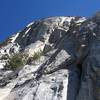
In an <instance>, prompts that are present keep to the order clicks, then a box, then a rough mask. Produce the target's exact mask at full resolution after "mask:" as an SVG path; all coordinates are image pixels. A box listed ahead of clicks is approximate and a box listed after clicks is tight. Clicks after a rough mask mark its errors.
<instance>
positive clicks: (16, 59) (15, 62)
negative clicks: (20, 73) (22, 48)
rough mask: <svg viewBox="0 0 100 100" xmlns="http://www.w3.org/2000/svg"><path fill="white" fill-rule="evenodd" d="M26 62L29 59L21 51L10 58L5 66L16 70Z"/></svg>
mask: <svg viewBox="0 0 100 100" xmlns="http://www.w3.org/2000/svg"><path fill="white" fill-rule="evenodd" d="M26 62H27V59H26V57H25V55H23V54H20V53H19V54H15V55H13V56H11V57H9V58H8V61H7V63H6V66H5V68H7V69H11V70H13V71H15V70H16V69H19V68H21V67H23V66H24V65H25V64H26Z"/></svg>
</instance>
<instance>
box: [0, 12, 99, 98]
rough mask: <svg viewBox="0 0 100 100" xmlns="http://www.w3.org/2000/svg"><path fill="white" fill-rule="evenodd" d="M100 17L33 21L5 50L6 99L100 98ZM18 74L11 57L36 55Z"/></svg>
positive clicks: (1, 91)
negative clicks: (10, 66)
mask: <svg viewBox="0 0 100 100" xmlns="http://www.w3.org/2000/svg"><path fill="white" fill-rule="evenodd" d="M99 39H100V13H97V14H96V15H94V16H93V17H91V18H88V19H86V18H84V17H50V18H44V19H41V20H39V21H35V22H32V23H30V24H29V25H28V26H27V27H26V28H25V29H24V30H22V31H20V32H18V33H17V34H15V35H13V36H12V37H11V38H9V39H8V40H7V42H6V45H4V43H3V44H1V46H0V47H1V48H0V58H1V60H0V62H2V63H3V64H2V63H1V64H0V65H2V66H1V67H0V100H100V61H99V60H100V55H99V53H100V52H99V50H100V40H99ZM40 50H41V51H42V52H43V54H42V55H41V56H40V57H39V58H38V59H36V60H30V63H27V64H26V65H25V66H23V68H21V69H18V70H16V71H12V70H7V69H5V66H4V64H5V63H6V60H5V59H3V58H4V56H5V55H9V56H11V55H12V54H15V53H18V52H21V53H26V54H28V55H29V57H32V55H34V53H36V52H38V51H40Z"/></svg>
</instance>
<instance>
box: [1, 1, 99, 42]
mask: <svg viewBox="0 0 100 100" xmlns="http://www.w3.org/2000/svg"><path fill="white" fill-rule="evenodd" d="M99 10H100V0H0V41H2V40H4V39H5V38H7V37H8V36H10V35H11V34H13V33H16V32H18V31H19V30H21V29H23V27H25V26H26V25H27V24H28V23H30V22H31V21H33V20H37V19H40V18H43V17H48V16H86V17H88V16H91V15H93V14H94V13H95V12H97V11H99Z"/></svg>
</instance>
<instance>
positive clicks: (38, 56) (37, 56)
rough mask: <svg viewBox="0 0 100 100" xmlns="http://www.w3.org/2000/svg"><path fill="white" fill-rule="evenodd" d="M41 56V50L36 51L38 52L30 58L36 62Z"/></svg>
mask: <svg viewBox="0 0 100 100" xmlns="http://www.w3.org/2000/svg"><path fill="white" fill-rule="evenodd" d="M42 55H43V51H42V50H40V51H38V52H34V55H33V56H32V59H33V60H37V59H39V58H40V57H41V56H42Z"/></svg>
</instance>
